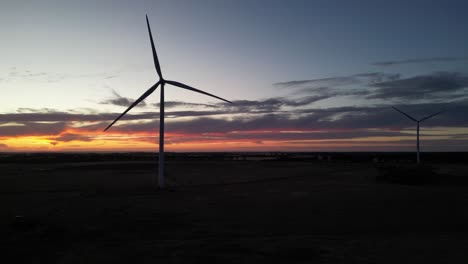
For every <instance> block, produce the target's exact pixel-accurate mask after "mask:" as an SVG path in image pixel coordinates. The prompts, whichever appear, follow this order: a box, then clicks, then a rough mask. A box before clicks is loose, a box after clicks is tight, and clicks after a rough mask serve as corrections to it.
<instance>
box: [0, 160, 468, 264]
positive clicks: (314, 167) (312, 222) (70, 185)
mask: <svg viewBox="0 0 468 264" xmlns="http://www.w3.org/2000/svg"><path fill="white" fill-rule="evenodd" d="M318 156H320V157H321V158H318ZM328 156H330V155H328V154H313V155H312V154H304V153H302V154H301V153H297V154H288V155H281V154H275V155H272V154H269V155H266V154H265V155H264V154H261V155H260V154H256V155H253V154H252V155H244V154H235V155H234V154H224V155H221V154H219V155H215V154H199V155H195V154H185V155H184V154H180V155H176V154H173V155H169V158H168V162H167V165H166V168H167V177H168V184H169V185H170V186H171V188H169V189H168V190H164V191H158V190H155V189H153V187H152V186H153V183H152V179H153V174H154V173H155V171H156V167H157V163H156V162H155V161H154V157H153V156H152V155H150V154H144V153H143V154H81V155H78V154H67V155H64V154H62V155H58V154H55V155H48V154H36V155H7V154H4V155H3V156H2V160H1V162H0V196H1V197H0V201H1V202H0V203H1V211H0V212H1V215H0V228H1V229H0V235H1V236H0V237H1V251H2V252H1V253H2V254H1V256H2V257H1V258H2V259H5V260H6V259H9V261H2V263H130V262H133V263H468V181H466V180H465V177H468V174H467V172H468V164H464V163H463V162H464V161H466V160H467V159H466V154H463V153H452V154H440V153H439V154H432V155H426V156H424V157H425V158H426V160H425V161H426V164H430V165H431V166H426V167H425V168H426V169H425V170H422V171H423V172H424V173H427V172H428V171H429V172H430V173H431V175H429V176H428V177H430V178H431V180H430V181H425V180H421V179H420V178H418V180H417V181H412V182H410V183H408V184H407V183H406V182H404V181H403V182H401V181H393V180H392V179H393V178H392V177H390V180H389V179H388V178H386V179H385V180H379V179H380V178H381V175H382V174H383V173H387V174H388V172H389V171H390V174H400V175H397V176H400V177H399V179H401V177H403V176H406V174H405V173H406V172H407V171H412V170H411V168H413V167H414V166H413V164H412V162H411V159H413V158H414V157H413V156H414V155H412V154H387V155H380V156H379V155H375V154H356V155H352V154H349V153H348V154H336V155H335V154H334V155H331V158H330V160H328ZM375 157H379V159H380V160H384V162H383V164H382V163H380V164H378V163H375V162H372V161H373V160H374V158H375ZM392 166H393V167H392ZM389 167H391V168H393V169H388V168H389ZM395 168H397V169H395ZM401 168H403V169H401ZM407 168H410V169H409V170H408V169H407ZM427 168H429V169H427ZM402 175H403V176H402ZM408 175H409V174H408ZM408 177H410V176H408ZM418 177H420V175H419V176H418Z"/></svg>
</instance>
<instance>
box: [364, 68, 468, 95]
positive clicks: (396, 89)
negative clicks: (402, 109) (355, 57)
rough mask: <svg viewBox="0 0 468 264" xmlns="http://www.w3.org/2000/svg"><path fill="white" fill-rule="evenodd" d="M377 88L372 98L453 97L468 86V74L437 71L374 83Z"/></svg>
mask: <svg viewBox="0 0 468 264" xmlns="http://www.w3.org/2000/svg"><path fill="white" fill-rule="evenodd" d="M371 86H373V87H375V88H377V89H376V90H374V91H373V93H372V94H370V95H368V96H367V98H371V99H376V98H377V99H386V100H391V99H436V98H447V99H452V97H453V96H452V95H453V94H454V93H457V92H462V91H463V89H465V88H468V76H466V75H464V74H461V73H456V72H436V73H432V74H428V75H419V76H415V77H410V78H406V79H398V80H391V81H386V82H380V83H374V84H371Z"/></svg>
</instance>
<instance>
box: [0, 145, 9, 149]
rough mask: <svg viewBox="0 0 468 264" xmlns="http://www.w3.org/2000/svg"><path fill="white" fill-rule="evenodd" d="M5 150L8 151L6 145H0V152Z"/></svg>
mask: <svg viewBox="0 0 468 264" xmlns="http://www.w3.org/2000/svg"><path fill="white" fill-rule="evenodd" d="M6 149H8V145H7V144H0V150H6Z"/></svg>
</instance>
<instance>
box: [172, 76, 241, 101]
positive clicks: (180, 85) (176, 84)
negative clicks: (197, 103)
mask: <svg viewBox="0 0 468 264" xmlns="http://www.w3.org/2000/svg"><path fill="white" fill-rule="evenodd" d="M166 83H168V84H172V85H174V86H177V87H180V88H184V89H187V90H190V91H194V92H197V93H201V94H204V95H208V96H211V97H214V98H217V99H219V100H222V101H225V102H228V103H230V104H232V102H231V101H228V100H226V99H223V98H221V97H218V96H216V95H213V94H210V93H207V92H204V91H202V90H198V89H195V88H193V87H190V86H188V85H186V84H183V83H180V82H176V81H166Z"/></svg>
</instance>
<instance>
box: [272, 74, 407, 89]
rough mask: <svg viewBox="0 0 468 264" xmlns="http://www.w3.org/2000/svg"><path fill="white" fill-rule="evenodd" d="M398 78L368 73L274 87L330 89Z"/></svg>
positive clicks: (277, 84)
mask: <svg viewBox="0 0 468 264" xmlns="http://www.w3.org/2000/svg"><path fill="white" fill-rule="evenodd" d="M397 78H399V75H398V74H386V73H382V72H368V73H358V74H353V75H348V76H337V77H331V78H321V79H310V80H298V81H288V82H279V83H274V84H273V85H274V86H276V87H281V88H286V87H291V88H304V87H308V88H319V89H324V88H330V87H339V86H346V85H353V84H363V83H364V84H365V83H376V82H382V81H385V80H394V79H397Z"/></svg>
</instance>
